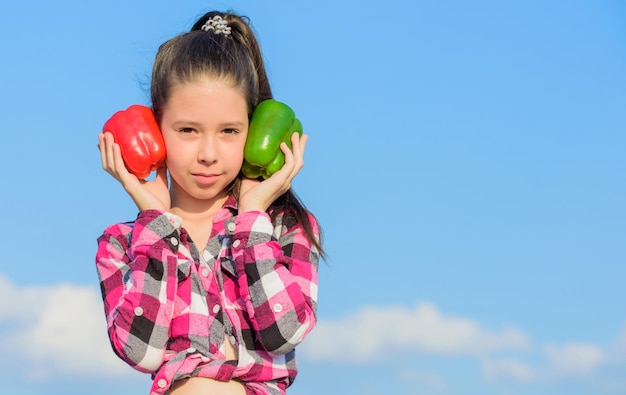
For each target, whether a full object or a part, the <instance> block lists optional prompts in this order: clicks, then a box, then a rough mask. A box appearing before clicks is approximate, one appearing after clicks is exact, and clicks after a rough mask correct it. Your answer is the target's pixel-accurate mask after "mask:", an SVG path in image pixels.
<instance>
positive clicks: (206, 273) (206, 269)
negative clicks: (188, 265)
mask: <svg viewBox="0 0 626 395" xmlns="http://www.w3.org/2000/svg"><path fill="white" fill-rule="evenodd" d="M202 275H203V276H204V277H208V276H209V268H208V267H205V268H204V269H202Z"/></svg>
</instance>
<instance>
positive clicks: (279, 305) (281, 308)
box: [274, 303, 283, 313]
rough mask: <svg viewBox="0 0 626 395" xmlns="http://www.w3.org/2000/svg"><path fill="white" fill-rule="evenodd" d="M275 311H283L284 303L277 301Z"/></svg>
mask: <svg viewBox="0 0 626 395" xmlns="http://www.w3.org/2000/svg"><path fill="white" fill-rule="evenodd" d="M274 311H275V312H276V313H280V312H281V311H283V305H282V304H280V303H276V304H275V305H274Z"/></svg>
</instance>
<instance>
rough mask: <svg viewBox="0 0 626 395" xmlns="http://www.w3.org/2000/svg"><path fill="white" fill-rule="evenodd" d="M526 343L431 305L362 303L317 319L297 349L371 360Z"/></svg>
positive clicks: (513, 332) (317, 355) (515, 334)
mask: <svg viewBox="0 0 626 395" xmlns="http://www.w3.org/2000/svg"><path fill="white" fill-rule="evenodd" d="M528 346H529V340H528V338H527V337H526V335H525V334H524V333H523V332H522V331H520V330H518V329H515V328H511V327H506V328H504V329H501V330H499V331H492V330H487V329H485V328H483V327H482V326H481V325H479V324H478V323H476V322H475V321H473V320H471V319H468V318H462V317H454V316H444V315H442V314H441V313H440V312H439V311H438V309H437V308H436V307H435V306H434V305H433V304H431V303H419V304H417V305H416V306H415V307H414V308H413V309H408V308H404V307H367V308H363V309H361V310H360V311H358V312H356V313H355V314H352V315H349V316H346V317H344V318H342V319H339V320H335V321H330V320H320V322H318V324H317V327H316V328H315V330H314V331H313V332H312V334H311V336H310V337H309V338H308V339H307V341H305V342H304V343H303V345H302V346H301V350H302V351H303V352H304V353H306V355H307V356H309V357H310V358H313V359H324V360H336V361H346V360H349V361H363V362H366V361H371V360H373V359H375V358H381V357H385V356H387V355H389V354H390V353H392V352H393V351H398V350H402V351H406V350H413V351H416V352H427V353H434V354H444V355H451V354H457V355H458V354H464V355H480V354H483V353H486V352H491V351H497V350H520V349H526V348H528Z"/></svg>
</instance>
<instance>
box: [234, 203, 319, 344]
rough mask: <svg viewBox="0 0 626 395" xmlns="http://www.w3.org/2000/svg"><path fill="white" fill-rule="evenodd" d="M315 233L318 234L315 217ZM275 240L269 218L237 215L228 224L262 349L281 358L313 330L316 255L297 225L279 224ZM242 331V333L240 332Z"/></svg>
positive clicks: (264, 214)
mask: <svg viewBox="0 0 626 395" xmlns="http://www.w3.org/2000/svg"><path fill="white" fill-rule="evenodd" d="M311 222H312V224H313V229H314V232H315V234H316V235H317V237H319V230H318V228H317V223H316V222H315V220H314V218H313V216H311ZM279 226H280V227H281V228H282V229H281V231H280V232H279V233H280V234H279V235H278V236H276V235H275V234H274V233H275V232H274V226H273V225H272V222H271V221H270V217H269V215H268V214H266V213H264V212H246V213H241V214H239V215H238V216H236V217H234V218H233V219H232V220H229V221H228V222H227V224H226V229H227V233H230V237H231V238H232V243H233V244H232V246H233V258H234V260H235V265H236V268H237V275H238V281H239V287H240V292H241V293H242V297H243V298H244V300H245V303H246V307H247V312H248V315H249V318H250V322H251V323H252V328H248V329H250V330H252V331H253V332H254V333H255V335H256V339H257V340H258V341H259V342H260V343H261V345H262V347H263V348H264V349H265V350H266V351H268V352H270V353H273V354H285V353H287V352H289V351H291V350H293V348H294V347H295V346H296V345H297V344H299V343H300V342H301V341H302V340H303V339H304V337H305V336H306V335H307V334H308V333H309V332H310V331H311V330H312V329H313V327H314V325H315V322H316V309H317V275H318V260H319V255H318V253H317V251H316V250H315V248H314V247H313V246H312V244H311V243H310V242H309V240H308V239H307V238H306V236H305V233H304V230H303V229H302V227H301V226H300V225H298V224H295V223H294V224H280V222H279ZM244 329H246V328H244Z"/></svg>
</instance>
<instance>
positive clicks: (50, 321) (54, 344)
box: [0, 274, 132, 380]
mask: <svg viewBox="0 0 626 395" xmlns="http://www.w3.org/2000/svg"><path fill="white" fill-rule="evenodd" d="M0 299H1V300H3V303H2V304H0V329H2V337H1V338H0V348H1V349H2V350H3V355H14V356H15V359H12V360H11V361H4V362H2V363H9V362H10V364H11V365H19V366H20V371H21V372H24V374H25V376H26V377H27V378H30V379H32V380H45V379H47V378H48V377H52V376H54V375H57V374H62V375H80V376H89V377H96V376H111V375H113V376H116V377H121V376H125V375H128V374H129V373H130V372H132V369H131V368H130V367H128V366H127V365H125V364H124V362H122V361H121V360H119V359H118V358H117V357H116V356H115V355H114V353H113V351H112V349H111V347H110V345H109V341H108V338H107V335H106V323H105V320H104V313H103V309H102V300H101V298H100V294H99V291H98V289H97V288H95V287H88V286H79V285H71V284H60V285H54V286H36V287H35V286H29V287H17V286H15V285H13V284H12V283H11V282H10V281H9V280H8V279H7V278H6V277H4V276H2V275H1V274H0ZM5 353H6V354H5ZM7 369H8V370H9V371H10V370H11V366H7V367H6V368H5V369H3V370H4V371H5V372H6V370H7Z"/></svg>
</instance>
